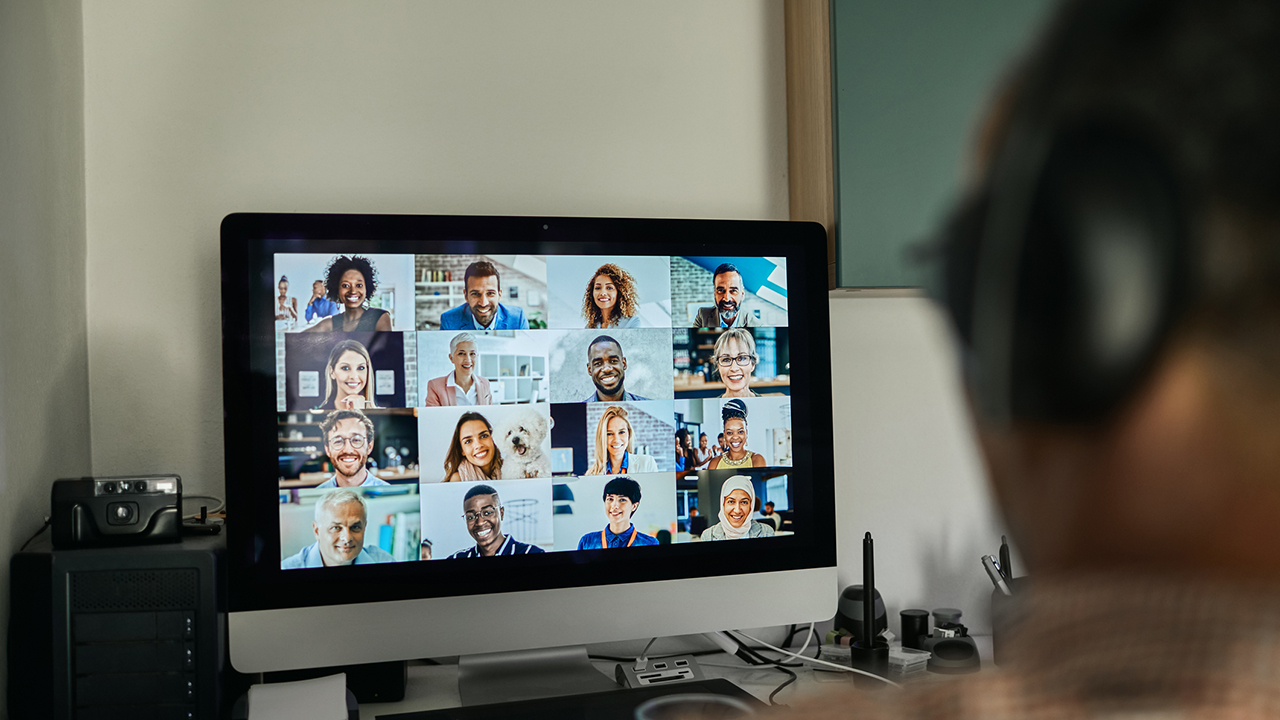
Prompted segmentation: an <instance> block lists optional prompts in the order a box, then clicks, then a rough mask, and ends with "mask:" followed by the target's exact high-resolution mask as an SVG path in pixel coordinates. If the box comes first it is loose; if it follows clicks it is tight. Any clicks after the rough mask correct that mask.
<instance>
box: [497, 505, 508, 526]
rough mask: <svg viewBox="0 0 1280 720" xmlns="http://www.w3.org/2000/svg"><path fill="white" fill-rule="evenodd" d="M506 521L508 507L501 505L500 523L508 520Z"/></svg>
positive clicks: (499, 510)
mask: <svg viewBox="0 0 1280 720" xmlns="http://www.w3.org/2000/svg"><path fill="white" fill-rule="evenodd" d="M506 519H507V506H505V505H499V506H498V522H502V521H503V520H506Z"/></svg>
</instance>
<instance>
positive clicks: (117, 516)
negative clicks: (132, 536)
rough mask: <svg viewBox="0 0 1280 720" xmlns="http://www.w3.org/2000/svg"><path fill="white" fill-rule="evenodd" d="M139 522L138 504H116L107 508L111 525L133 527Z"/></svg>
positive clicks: (108, 520) (108, 521)
mask: <svg viewBox="0 0 1280 720" xmlns="http://www.w3.org/2000/svg"><path fill="white" fill-rule="evenodd" d="M137 522H138V504H137V503H133V502H115V503H111V504H110V505H108V506H107V523H108V524H110V525H133V524H135V523H137Z"/></svg>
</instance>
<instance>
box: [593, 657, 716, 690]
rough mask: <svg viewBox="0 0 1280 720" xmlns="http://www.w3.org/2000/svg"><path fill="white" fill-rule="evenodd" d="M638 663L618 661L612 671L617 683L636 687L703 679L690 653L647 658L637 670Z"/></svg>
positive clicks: (696, 662) (700, 669)
mask: <svg viewBox="0 0 1280 720" xmlns="http://www.w3.org/2000/svg"><path fill="white" fill-rule="evenodd" d="M637 665H639V663H636V662H627V663H618V668H617V670H616V671H615V673H614V677H616V678H617V680H618V684H619V685H622V686H623V687H629V688H636V687H645V686H647V685H670V684H671V683H678V682H689V681H690V680H705V679H706V676H704V675H703V674H702V668H700V667H698V661H697V660H696V659H695V658H694V657H693V656H692V655H675V656H673V657H664V658H655V659H652V660H647V661H646V662H645V663H644V665H642V666H641V667H640V669H639V670H637V669H636V666H637Z"/></svg>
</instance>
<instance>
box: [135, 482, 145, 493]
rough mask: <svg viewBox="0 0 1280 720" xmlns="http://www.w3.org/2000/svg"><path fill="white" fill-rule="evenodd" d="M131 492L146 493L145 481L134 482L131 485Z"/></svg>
mask: <svg viewBox="0 0 1280 720" xmlns="http://www.w3.org/2000/svg"><path fill="white" fill-rule="evenodd" d="M133 491H134V492H146V491H147V481H146V480H138V481H137V482H135V483H134V484H133Z"/></svg>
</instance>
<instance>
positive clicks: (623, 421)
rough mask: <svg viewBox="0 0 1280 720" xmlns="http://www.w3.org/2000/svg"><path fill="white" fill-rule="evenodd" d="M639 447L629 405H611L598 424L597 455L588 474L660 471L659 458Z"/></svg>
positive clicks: (634, 473) (632, 473)
mask: <svg viewBox="0 0 1280 720" xmlns="http://www.w3.org/2000/svg"><path fill="white" fill-rule="evenodd" d="M634 450H635V433H634V432H633V431H632V429H631V421H630V420H628V419H627V411H626V409H625V408H622V407H619V406H617V405H610V406H609V407H607V408H605V410H604V412H603V413H601V415H600V422H599V423H597V424H596V454H595V459H594V460H593V461H592V463H591V467H589V468H587V473H586V474H587V475H622V474H624V473H629V474H631V475H637V474H640V473H655V472H658V461H657V460H655V459H653V457H652V456H650V455H643V454H640V453H637V452H634Z"/></svg>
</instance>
